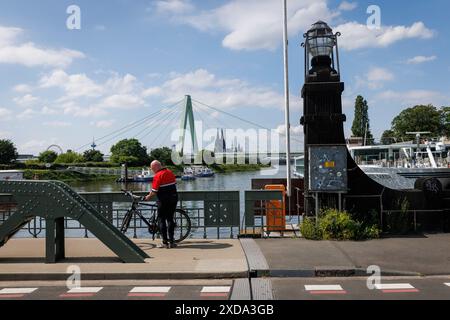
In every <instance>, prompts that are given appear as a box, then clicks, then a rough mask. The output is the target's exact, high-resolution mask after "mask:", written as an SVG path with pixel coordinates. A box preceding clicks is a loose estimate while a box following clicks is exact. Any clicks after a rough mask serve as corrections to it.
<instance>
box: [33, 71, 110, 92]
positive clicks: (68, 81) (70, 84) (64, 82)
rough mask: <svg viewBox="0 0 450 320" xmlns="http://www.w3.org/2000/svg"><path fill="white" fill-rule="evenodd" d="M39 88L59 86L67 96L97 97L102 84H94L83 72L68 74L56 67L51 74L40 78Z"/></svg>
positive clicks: (101, 89) (101, 90)
mask: <svg viewBox="0 0 450 320" xmlns="http://www.w3.org/2000/svg"><path fill="white" fill-rule="evenodd" d="M39 84H40V87H41V88H54V87H56V88H61V89H63V90H64V91H65V93H66V97H65V99H67V98H76V97H98V96H100V95H101V94H102V93H103V88H102V86H100V85H98V84H96V83H95V82H94V81H93V80H92V79H90V78H89V77H88V76H86V75H85V74H72V75H69V74H67V73H66V72H65V71H63V70H61V69H58V70H54V71H53V72H52V73H51V74H49V75H45V76H43V77H42V78H41V80H40V82H39Z"/></svg>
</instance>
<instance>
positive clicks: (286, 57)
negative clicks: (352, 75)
mask: <svg viewBox="0 0 450 320" xmlns="http://www.w3.org/2000/svg"><path fill="white" fill-rule="evenodd" d="M283 17H284V19H283V20H284V28H283V43H284V104H285V125H286V171H287V180H286V182H287V183H286V195H287V197H288V198H290V197H291V132H290V131H291V123H290V116H289V62H288V60H289V55H288V54H289V51H288V45H289V39H288V28H287V3H286V0H283Z"/></svg>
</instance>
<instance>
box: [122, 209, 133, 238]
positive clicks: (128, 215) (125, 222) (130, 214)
mask: <svg viewBox="0 0 450 320" xmlns="http://www.w3.org/2000/svg"><path fill="white" fill-rule="evenodd" d="M132 217H133V211H128V212H127V213H126V214H125V217H123V221H122V225H121V226H120V232H122V233H125V232H127V230H128V227H129V226H130V222H131V218H132Z"/></svg>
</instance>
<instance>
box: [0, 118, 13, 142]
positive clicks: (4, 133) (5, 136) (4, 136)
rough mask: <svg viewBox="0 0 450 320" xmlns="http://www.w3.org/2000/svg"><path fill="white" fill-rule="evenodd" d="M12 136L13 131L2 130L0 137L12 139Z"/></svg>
mask: <svg viewBox="0 0 450 320" xmlns="http://www.w3.org/2000/svg"><path fill="white" fill-rule="evenodd" d="M0 121H1V120H0ZM11 137H12V132H9V131H0V139H11Z"/></svg>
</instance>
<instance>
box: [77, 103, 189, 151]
mask: <svg viewBox="0 0 450 320" xmlns="http://www.w3.org/2000/svg"><path fill="white" fill-rule="evenodd" d="M183 101H184V99H182V100H180V101H177V102H175V103H174V104H172V105H170V106H167V107H164V108H162V109H161V110H159V111H156V112H153V113H151V114H149V115H147V116H145V117H144V118H142V119H140V120H137V121H134V122H131V123H129V124H127V125H126V126H124V127H122V128H120V129H117V130H115V131H113V132H111V133H109V134H107V135H105V136H103V137H101V138H98V139H97V141H101V140H103V139H105V138H108V137H110V136H112V135H114V134H116V133H119V132H122V131H124V130H125V131H127V130H126V129H127V128H129V127H132V126H133V128H135V127H137V126H139V125H141V124H142V122H145V121H146V120H148V119H150V118H152V117H154V116H156V115H158V114H159V113H161V112H162V110H164V109H167V108H172V107H174V106H176V105H178V104H180V103H181V102H183ZM133 128H132V129H133ZM91 143H92V142H90V143H87V144H85V145H83V146H81V147H79V148H77V149H75V150H76V151H79V150H81V149H83V148H85V147H88V146H90V144H91ZM103 144H105V142H104V143H102V145H103Z"/></svg>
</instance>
